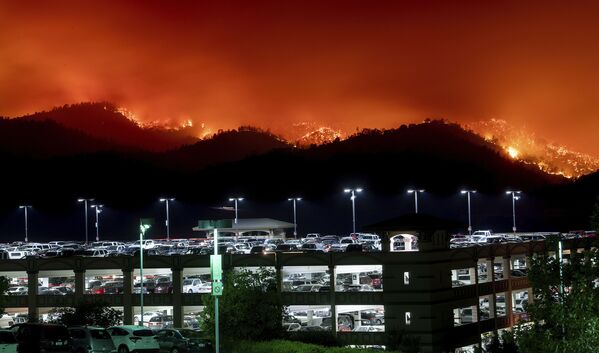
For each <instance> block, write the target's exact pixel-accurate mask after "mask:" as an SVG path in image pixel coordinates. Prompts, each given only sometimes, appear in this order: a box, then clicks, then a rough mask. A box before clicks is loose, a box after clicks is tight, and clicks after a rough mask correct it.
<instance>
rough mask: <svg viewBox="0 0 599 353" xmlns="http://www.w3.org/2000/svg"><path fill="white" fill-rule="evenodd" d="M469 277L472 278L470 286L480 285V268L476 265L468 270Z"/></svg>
mask: <svg viewBox="0 0 599 353" xmlns="http://www.w3.org/2000/svg"><path fill="white" fill-rule="evenodd" d="M468 276H469V277H470V284H478V268H477V266H476V265H474V267H469V268H468Z"/></svg>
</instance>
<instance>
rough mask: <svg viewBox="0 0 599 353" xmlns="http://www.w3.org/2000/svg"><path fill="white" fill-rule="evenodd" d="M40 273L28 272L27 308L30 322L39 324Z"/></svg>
mask: <svg viewBox="0 0 599 353" xmlns="http://www.w3.org/2000/svg"><path fill="white" fill-rule="evenodd" d="M38 277H39V276H38V271H27V307H28V310H29V320H30V321H33V322H37V320H39V311H38V308H37V287H38Z"/></svg>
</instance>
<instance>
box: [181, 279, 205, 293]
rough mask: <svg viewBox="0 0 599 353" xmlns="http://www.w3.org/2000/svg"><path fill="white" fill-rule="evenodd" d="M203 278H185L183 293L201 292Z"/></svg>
mask: <svg viewBox="0 0 599 353" xmlns="http://www.w3.org/2000/svg"><path fill="white" fill-rule="evenodd" d="M201 286H202V280H201V279H199V278H195V279H186V280H183V293H200V291H201V290H200V289H201Z"/></svg>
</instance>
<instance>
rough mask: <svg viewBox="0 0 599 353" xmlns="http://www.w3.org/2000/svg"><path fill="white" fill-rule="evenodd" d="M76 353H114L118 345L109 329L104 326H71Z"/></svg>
mask: <svg viewBox="0 0 599 353" xmlns="http://www.w3.org/2000/svg"><path fill="white" fill-rule="evenodd" d="M68 330H69V333H70V334H71V338H72V339H73V352H75V353H114V352H116V347H115V346H114V343H112V338H111V337H110V335H109V334H108V331H106V329H104V328H102V327H91V326H81V327H69V329H68Z"/></svg>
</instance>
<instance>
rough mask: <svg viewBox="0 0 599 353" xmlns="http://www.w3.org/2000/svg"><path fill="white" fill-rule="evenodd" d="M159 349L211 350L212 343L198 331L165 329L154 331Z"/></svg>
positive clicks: (196, 352)
mask: <svg viewBox="0 0 599 353" xmlns="http://www.w3.org/2000/svg"><path fill="white" fill-rule="evenodd" d="M156 340H157V341H158V344H159V345H160V349H161V351H167V352H180V353H209V352H213V349H212V343H211V342H210V341H209V340H207V339H205V338H203V337H202V335H201V333H200V332H199V331H195V330H189V329H180V328H178V329H165V330H160V331H158V332H157V333H156Z"/></svg>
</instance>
